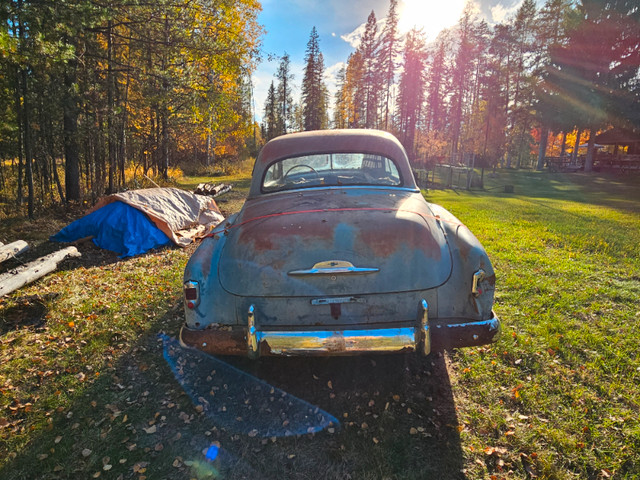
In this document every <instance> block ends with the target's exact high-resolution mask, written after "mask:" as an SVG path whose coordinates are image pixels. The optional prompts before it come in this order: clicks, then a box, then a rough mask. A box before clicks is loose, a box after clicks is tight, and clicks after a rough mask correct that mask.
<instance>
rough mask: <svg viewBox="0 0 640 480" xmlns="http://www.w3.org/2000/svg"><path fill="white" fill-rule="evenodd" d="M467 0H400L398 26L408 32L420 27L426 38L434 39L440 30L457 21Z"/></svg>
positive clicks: (402, 30)
mask: <svg viewBox="0 0 640 480" xmlns="http://www.w3.org/2000/svg"><path fill="white" fill-rule="evenodd" d="M466 3H467V0H445V1H442V0H400V2H399V3H398V28H399V30H400V31H401V32H403V33H404V32H408V31H409V30H411V29H412V28H413V27H418V28H422V30H423V31H424V33H425V35H426V37H427V38H428V39H434V38H436V36H437V35H438V33H440V31H441V30H443V29H445V28H448V27H451V26H452V25H455V24H456V23H457V22H458V19H459V18H460V15H461V14H462V10H463V9H464V6H465V4H466Z"/></svg>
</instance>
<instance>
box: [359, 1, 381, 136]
mask: <svg viewBox="0 0 640 480" xmlns="http://www.w3.org/2000/svg"><path fill="white" fill-rule="evenodd" d="M358 52H359V53H360V55H361V59H362V90H363V102H364V112H363V113H364V121H363V124H364V125H363V126H364V127H365V128H377V127H378V102H379V99H380V96H381V92H380V85H381V82H380V80H381V78H380V72H379V71H378V64H377V61H376V60H377V54H378V24H377V22H376V15H375V13H374V12H373V10H372V11H371V13H370V14H369V17H368V18H367V23H366V25H365V29H364V34H363V36H362V39H361V40H360V45H359V47H358Z"/></svg>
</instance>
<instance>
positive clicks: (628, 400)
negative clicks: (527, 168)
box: [0, 171, 640, 480]
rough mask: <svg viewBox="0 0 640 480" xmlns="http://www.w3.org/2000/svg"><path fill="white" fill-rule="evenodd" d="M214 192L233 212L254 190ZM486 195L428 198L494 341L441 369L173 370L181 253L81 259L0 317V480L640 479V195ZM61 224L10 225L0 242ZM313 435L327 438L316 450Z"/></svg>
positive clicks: (4, 306)
mask: <svg viewBox="0 0 640 480" xmlns="http://www.w3.org/2000/svg"><path fill="white" fill-rule="evenodd" d="M206 180H211V179H202V178H187V179H184V180H183V182H182V185H183V186H184V187H185V188H188V189H191V188H192V187H193V186H194V185H195V184H197V183H200V182H201V181H206ZM214 180H215V182H216V183H219V182H225V183H226V182H229V183H233V184H234V190H233V192H232V193H231V194H228V195H227V196H224V197H222V200H223V201H221V202H220V203H219V205H220V207H221V209H222V210H223V211H224V212H225V213H226V214H229V213H232V212H234V211H237V209H238V208H239V207H240V205H241V203H242V201H243V198H244V195H246V191H247V188H248V176H247V175H246V174H245V175H241V176H239V177H233V178H231V177H225V178H216V179H214ZM506 184H509V185H513V186H514V192H513V193H504V188H503V186H504V185H506ZM485 187H486V190H484V191H472V192H466V191H460V192H454V191H451V190H431V191H429V192H428V193H427V194H426V197H427V199H428V200H429V201H432V202H435V203H439V204H442V205H443V206H445V207H446V208H448V209H449V210H450V211H451V212H452V213H454V215H456V216H457V217H458V218H459V219H460V220H461V221H463V222H464V223H465V224H466V225H468V226H469V228H470V229H471V230H472V231H473V232H474V233H475V234H476V236H477V237H478V238H479V239H480V240H481V241H482V243H483V244H484V246H485V248H486V249H487V251H488V252H489V255H490V257H491V258H492V260H493V262H494V267H495V270H496V272H497V292H496V295H497V302H496V311H497V313H498V315H499V316H500V317H501V319H502V321H503V336H502V338H501V339H500V341H499V342H498V343H497V344H495V345H491V346H485V347H478V348H470V349H463V350H458V351H453V352H448V353H446V354H445V355H444V356H441V355H431V356H430V357H427V358H420V357H417V356H414V355H406V356H403V355H399V356H392V357H358V358H350V359H339V358H338V359H298V360H292V359H262V360H260V361H258V362H249V361H247V360H244V359H214V358H212V357H206V356H203V355H197V354H193V353H189V352H184V351H181V349H180V348H179V347H176V345H175V341H174V340H172V339H173V338H175V337H176V335H177V332H178V330H179V327H180V324H181V322H182V304H181V283H182V270H183V268H184V265H185V263H186V261H187V259H188V257H189V255H190V253H191V252H192V251H193V249H186V250H178V249H167V250H161V251H156V252H152V253H150V254H147V255H144V256H140V257H136V258H132V259H126V260H119V259H118V258H117V257H116V256H115V255H112V254H110V253H108V252H103V251H98V250H97V249H95V248H94V247H92V246H91V245H84V246H82V247H81V251H82V253H83V257H82V258H80V259H73V260H69V261H67V263H65V264H63V266H62V268H61V269H60V270H59V271H57V272H56V273H54V274H51V275H49V276H48V277H46V278H45V279H43V280H41V281H39V282H37V283H35V284H32V285H30V286H28V287H25V288H23V289H21V290H19V291H18V292H15V293H13V294H11V295H9V296H7V297H5V298H2V299H0V342H1V344H0V478H2V479H5V478H6V479H33V478H47V479H57V478H60V479H67V478H69V479H75V478H82V479H84V478H108V479H139V480H143V479H145V478H148V479H156V478H172V479H173V478H175V479H190V478H198V479H200V478H225V479H227V478H300V479H303V478H304V479H307V478H313V479H314V480H316V479H320V478H327V479H332V478H354V479H361V478H363V479H378V478H380V479H382V478H388V479H407V478H415V479H421V478H441V479H448V478H451V479H469V480H475V479H485V478H486V479H501V478H505V479H528V478H547V479H574V478H575V479H606V478H617V479H623V478H624V479H636V478H640V461H639V460H638V458H639V457H640V455H639V454H638V452H640V421H639V417H640V412H639V410H640V408H639V407H640V360H639V359H638V353H637V351H638V347H637V346H638V345H639V344H640V330H639V329H638V327H637V325H638V322H639V321H640V306H639V302H638V301H639V299H640V249H639V247H638V246H639V245H640V178H638V177H625V178H622V177H606V176H601V175H598V174H593V175H585V174H550V173H547V172H544V173H539V172H515V171H513V172H511V171H499V172H498V174H497V176H496V177H493V178H492V177H489V176H485ZM225 200H226V201H225ZM65 222H66V219H65V220H64V221H63V220H56V219H55V218H42V219H39V220H36V221H33V222H27V221H24V222H16V221H11V222H4V223H3V224H2V225H0V240H2V241H4V242H5V243H8V241H11V240H16V239H19V238H23V239H25V240H29V241H30V242H31V243H32V245H37V244H38V243H39V242H44V240H45V239H46V238H47V237H48V235H49V234H52V233H55V231H56V230H57V229H58V228H60V227H61V226H63V225H64V223H65ZM38 248H40V249H46V248H49V249H50V248H52V247H50V246H48V244H47V243H42V244H41V246H40V247H37V248H36V250H38ZM34 255H35V253H34ZM3 266H4V264H3ZM9 266H12V264H9ZM258 379H260V380H258ZM207 399H208V400H207ZM320 417H322V418H323V419H325V420H326V419H327V418H330V419H333V421H334V425H332V426H331V427H329V428H326V429H325V430H324V431H321V432H317V433H313V431H314V426H315V425H316V423H314V422H316V421H317V419H318V418H320ZM305 427H308V428H305ZM300 428H302V429H300ZM286 433H293V435H285V434H286ZM212 452H215V453H216V454H217V458H216V459H215V460H208V459H207V456H208V458H209V459H211V458H212V457H213V454H212Z"/></svg>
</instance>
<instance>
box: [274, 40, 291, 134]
mask: <svg viewBox="0 0 640 480" xmlns="http://www.w3.org/2000/svg"><path fill="white" fill-rule="evenodd" d="M276 78H277V79H278V86H277V90H276V105H277V107H278V108H277V112H278V115H277V126H276V132H275V135H274V136H276V137H277V136H278V135H283V134H285V133H287V131H288V128H289V125H290V124H291V121H292V115H293V93H292V89H293V74H292V73H291V59H290V58H289V54H287V53H286V52H285V53H284V55H283V56H282V58H281V59H280V66H279V67H278V71H277V72H276Z"/></svg>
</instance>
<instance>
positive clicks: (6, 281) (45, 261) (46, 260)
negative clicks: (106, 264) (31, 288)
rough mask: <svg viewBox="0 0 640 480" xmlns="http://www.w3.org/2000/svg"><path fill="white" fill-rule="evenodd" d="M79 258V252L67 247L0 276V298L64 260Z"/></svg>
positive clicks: (45, 273) (36, 278)
mask: <svg viewBox="0 0 640 480" xmlns="http://www.w3.org/2000/svg"><path fill="white" fill-rule="evenodd" d="M79 256H80V252H78V249H77V248H76V247H67V248H63V249H62V250H58V251H57V252H53V253H50V254H49V255H45V256H44V257H40V258H38V259H37V260H34V261H33V262H29V263H27V264H26V265H23V266H21V267H18V268H16V269H15V270H11V271H9V272H7V273H3V274H2V275H0V297H2V296H3V295H6V294H8V293H11V292H13V291H15V290H17V289H19V288H20V287H23V286H25V285H27V284H29V283H31V282H34V281H36V280H38V279H39V278H41V277H44V276H45V275H47V274H48V273H51V272H53V271H54V270H55V269H56V268H57V267H58V264H59V263H60V262H61V261H62V260H64V259H65V258H67V257H79Z"/></svg>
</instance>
